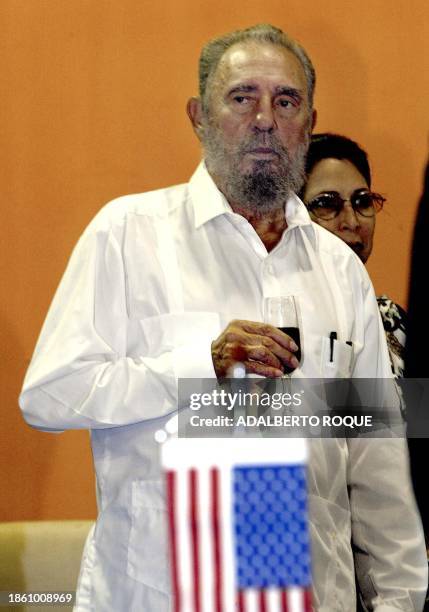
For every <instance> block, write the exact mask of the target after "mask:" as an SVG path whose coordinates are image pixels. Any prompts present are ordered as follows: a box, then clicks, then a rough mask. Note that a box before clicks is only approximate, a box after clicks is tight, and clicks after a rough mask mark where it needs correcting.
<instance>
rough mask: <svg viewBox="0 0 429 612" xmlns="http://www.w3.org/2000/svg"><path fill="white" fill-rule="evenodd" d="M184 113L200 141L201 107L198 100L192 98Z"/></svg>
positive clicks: (201, 127)
mask: <svg viewBox="0 0 429 612" xmlns="http://www.w3.org/2000/svg"><path fill="white" fill-rule="evenodd" d="M186 112H187V113H188V117H189V119H190V120H191V123H192V127H193V129H194V132H195V134H196V135H197V137H198V139H199V140H201V132H202V129H203V125H202V123H203V107H202V104H201V100H200V98H195V97H192V98H190V99H189V100H188V103H187V105H186Z"/></svg>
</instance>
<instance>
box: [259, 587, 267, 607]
mask: <svg viewBox="0 0 429 612" xmlns="http://www.w3.org/2000/svg"><path fill="white" fill-rule="evenodd" d="M265 594H266V592H265V590H264V589H261V590H260V591H259V612H267V600H266V598H265Z"/></svg>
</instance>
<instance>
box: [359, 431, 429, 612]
mask: <svg viewBox="0 0 429 612" xmlns="http://www.w3.org/2000/svg"><path fill="white" fill-rule="evenodd" d="M349 453H350V461H349V470H350V474H349V486H350V506H351V512H352V540H353V545H354V551H355V565H356V574H357V579H358V582H359V586H360V591H361V593H362V595H363V598H364V600H365V603H366V605H367V606H368V609H369V610H376V611H377V612H390V611H392V612H394V611H395V610H403V611H404V612H405V611H407V612H408V611H419V612H420V611H421V610H422V609H423V603H424V600H425V595H426V588H427V559H426V554H425V547H424V536H423V530H422V527H421V523H420V520H419V518H418V513H417V508H416V505H415V501H414V495H413V492H412V490H411V484H410V476H409V466H408V453H407V447H406V442H405V440H404V439H401V438H390V439H387V438H386V439H382V438H380V439H354V440H349Z"/></svg>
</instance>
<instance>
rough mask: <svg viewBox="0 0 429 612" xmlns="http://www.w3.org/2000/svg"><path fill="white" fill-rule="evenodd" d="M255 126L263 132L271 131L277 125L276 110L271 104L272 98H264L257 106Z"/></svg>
mask: <svg viewBox="0 0 429 612" xmlns="http://www.w3.org/2000/svg"><path fill="white" fill-rule="evenodd" d="M254 123H255V127H256V129H258V130H260V131H262V132H271V131H272V130H273V129H274V127H275V125H276V120H275V117H274V110H273V107H272V104H271V100H268V99H262V100H260V101H259V103H258V106H257V108H256V115H255V121H254Z"/></svg>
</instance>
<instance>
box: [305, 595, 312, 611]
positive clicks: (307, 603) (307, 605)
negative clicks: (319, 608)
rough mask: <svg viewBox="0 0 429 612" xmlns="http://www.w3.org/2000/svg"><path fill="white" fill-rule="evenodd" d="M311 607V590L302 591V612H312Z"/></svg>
mask: <svg viewBox="0 0 429 612" xmlns="http://www.w3.org/2000/svg"><path fill="white" fill-rule="evenodd" d="M312 610H313V606H312V604H311V590H310V589H306V590H305V591H304V612H312Z"/></svg>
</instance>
